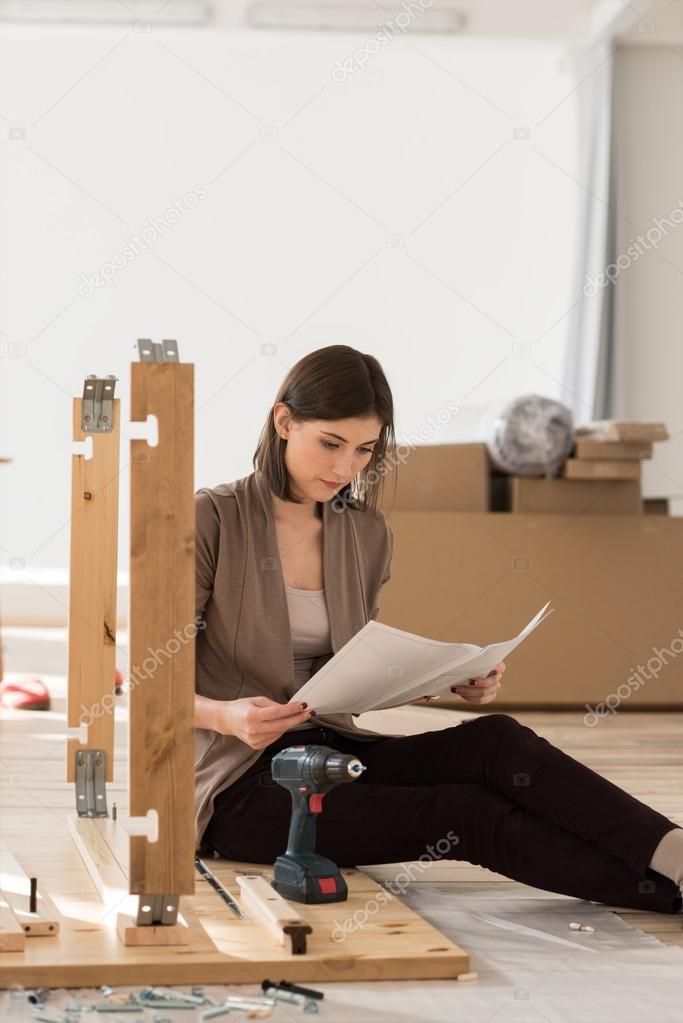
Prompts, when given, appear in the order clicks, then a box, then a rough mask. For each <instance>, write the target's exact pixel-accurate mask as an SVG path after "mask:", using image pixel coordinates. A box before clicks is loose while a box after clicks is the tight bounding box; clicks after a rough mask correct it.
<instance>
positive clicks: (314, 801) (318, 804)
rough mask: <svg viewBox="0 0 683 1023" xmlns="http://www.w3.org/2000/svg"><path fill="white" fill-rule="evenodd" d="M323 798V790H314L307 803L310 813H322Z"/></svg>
mask: <svg viewBox="0 0 683 1023" xmlns="http://www.w3.org/2000/svg"><path fill="white" fill-rule="evenodd" d="M324 798H325V793H324V792H314V793H313V795H312V796H311V798H310V800H309V802H308V805H309V806H310V808H311V813H322V812H323V799H324Z"/></svg>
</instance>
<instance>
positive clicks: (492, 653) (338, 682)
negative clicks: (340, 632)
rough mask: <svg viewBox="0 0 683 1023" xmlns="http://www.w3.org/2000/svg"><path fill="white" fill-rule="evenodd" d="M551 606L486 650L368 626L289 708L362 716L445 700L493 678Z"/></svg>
mask: <svg viewBox="0 0 683 1023" xmlns="http://www.w3.org/2000/svg"><path fill="white" fill-rule="evenodd" d="M549 604H550V601H548V603H547V604H545V606H544V607H542V608H541V610H540V611H539V612H538V614H537V615H535V616H534V617H533V618H532V619H531V621H530V622H529V623H528V625H525V626H524V628H523V629H522V631H521V632H520V633H519V635H517V636H515V638H514V639H508V640H506V641H504V642H502V643H490V644H489V645H488V646H485V647H480V646H475V645H474V644H472V643H442V642H440V641H438V640H435V639H426V638H425V637H424V636H415V635H413V633H411V632H403V631H402V630H401V629H394V628H393V627H392V626H391V625H383V624H381V623H380V622H376V621H371V622H368V623H367V624H366V625H364V626H363V628H362V629H361V630H360V631H359V632H357V633H356V635H355V636H352V637H351V639H350V640H349V641H348V643H346V644H345V645H344V646H343V647H342V648H341V650H338V651H337V653H336V654H335V655H334V656H333V657H331V658H330V660H329V661H328V662H327V663H326V664H324V665H323V666H322V668H321V669H320V671H318V672H316V673H315V675H313V676H312V678H310V679H309V680H308V682H305V683H304V685H303V686H302V687H301V688H300V689H298V690H297V692H296V693H295V694H294V696H293V697H292V699H291V700H290V701H289V702H290V703H293V702H298V701H299V700H305V701H306V703H307V704H308V706H309V707H312V708H313V709H314V710H315V711H316V712H317V713H318V714H337V713H350V714H362V713H363V712H364V711H367V710H384V709H385V708H387V707H397V706H399V705H400V704H402V703H409V702H410V701H411V700H417V699H419V698H420V697H422V696H438V695H445V694H446V693H448V691H449V690H450V687H451V686H454V685H461V684H462V683H463V682H466V681H467V680H468V679H470V678H475V677H480V676H483V675H488V673H489V671H491V670H492V669H493V668H495V667H496V665H497V664H499V663H500V661H502V660H504V659H505V658H506V657H507V656H508V654H509V653H511V652H512V651H513V650H514V649H515V647H516V646H519V644H520V643H521V642H522V640H524V639H526V637H527V636H528V635H529V633H531V632H533V630H534V629H535V628H536V626H537V625H540V623H541V622H542V621H544V619H545V618H547V617H548V615H550V614H552V612H553V608H551V609H550V610H548V606H549Z"/></svg>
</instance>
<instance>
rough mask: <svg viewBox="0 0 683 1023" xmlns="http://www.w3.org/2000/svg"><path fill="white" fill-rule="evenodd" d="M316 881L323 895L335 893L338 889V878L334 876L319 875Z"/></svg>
mask: <svg viewBox="0 0 683 1023" xmlns="http://www.w3.org/2000/svg"><path fill="white" fill-rule="evenodd" d="M316 881H317V882H318V887H319V888H320V891H321V892H322V893H323V895H333V894H334V893H335V892H336V890H337V880H336V878H334V877H317V878H316Z"/></svg>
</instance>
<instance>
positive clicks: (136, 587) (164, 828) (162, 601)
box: [129, 363, 196, 895]
mask: <svg viewBox="0 0 683 1023" xmlns="http://www.w3.org/2000/svg"><path fill="white" fill-rule="evenodd" d="M131 368H132V388H131V390H132V404H131V416H132V420H133V421H134V422H139V421H143V420H145V419H146V418H147V416H148V415H154V416H156V418H157V421H158V438H159V442H158V445H157V446H156V447H150V446H149V445H148V444H147V441H145V440H133V441H131V556H130V659H131V661H130V663H131V666H130V675H131V692H130V760H129V787H130V813H131V815H132V816H140V817H142V816H145V815H146V813H147V811H148V810H151V809H154V810H156V811H157V812H158V814H159V840H158V842H155V843H152V842H149V841H148V840H147V839H146V838H144V837H137V836H136V837H132V838H131V839H130V891H131V892H133V893H135V894H142V893H144V894H147V895H185V894H191V893H192V892H193V891H194V848H195V834H194V733H193V728H192V720H193V705H194V674H195V657H194V636H195V633H196V629H195V621H194V532H195V517H194V366H192V365H191V364H184V363H134V364H133V365H132V367H131Z"/></svg>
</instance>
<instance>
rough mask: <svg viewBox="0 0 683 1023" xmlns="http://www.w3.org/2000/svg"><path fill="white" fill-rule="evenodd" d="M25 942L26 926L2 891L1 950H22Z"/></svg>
mask: <svg viewBox="0 0 683 1023" xmlns="http://www.w3.org/2000/svg"><path fill="white" fill-rule="evenodd" d="M25 944H26V935H25V934H24V928H23V927H22V926H21V924H20V923H19V921H18V920H17V918H16V917H15V915H14V913H13V912H12V908H11V906H10V905H9V903H8V902H7V900H6V899H5V893H4V892H2V891H0V952H21V951H23V949H24V946H25ZM1 982H2V981H1V978H0V983H1Z"/></svg>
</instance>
